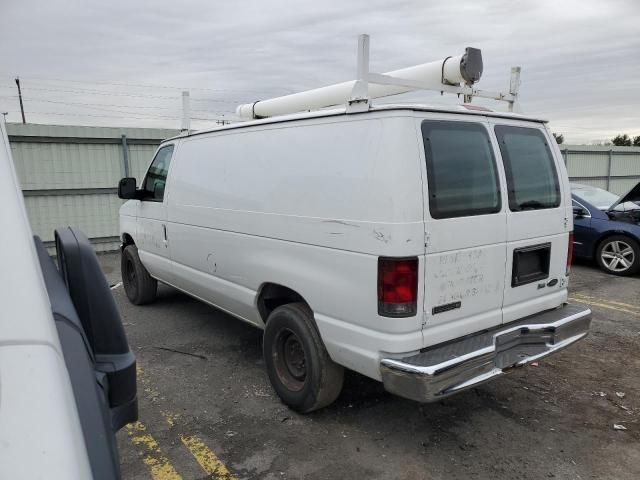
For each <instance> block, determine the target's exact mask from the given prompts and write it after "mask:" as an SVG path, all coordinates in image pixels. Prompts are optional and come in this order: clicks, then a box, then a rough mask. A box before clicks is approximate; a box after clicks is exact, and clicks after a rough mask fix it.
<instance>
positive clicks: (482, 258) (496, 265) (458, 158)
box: [415, 114, 507, 347]
mask: <svg viewBox="0 0 640 480" xmlns="http://www.w3.org/2000/svg"><path fill="white" fill-rule="evenodd" d="M415 121H416V130H417V134H418V137H419V139H420V149H419V150H420V151H419V153H420V159H421V163H422V168H423V175H424V176H425V177H426V178H428V177H429V175H430V174H431V173H433V172H429V171H427V154H430V155H436V154H437V148H438V147H437V146H434V147H427V148H428V149H427V150H426V151H425V143H426V142H427V141H428V140H427V139H426V137H423V132H422V125H423V122H425V121H428V122H443V123H442V128H443V129H444V130H448V129H456V125H457V124H458V123H457V122H461V123H463V124H472V126H471V127H469V128H471V132H465V131H464V130H461V131H460V134H459V135H460V136H459V137H458V138H459V141H460V142H462V141H464V137H465V135H471V134H473V135H480V136H481V138H482V144H481V146H482V148H483V149H485V155H486V156H487V157H490V156H491V154H493V157H494V158H493V159H492V160H491V161H490V163H492V164H493V167H492V169H493V170H494V172H493V175H492V178H493V180H492V182H495V188H496V189H497V190H498V191H497V192H495V195H497V197H498V203H499V207H496V208H499V210H498V211H494V212H492V213H482V214H474V215H467V214H464V213H463V214H461V215H460V216H454V217H452V218H434V212H432V211H431V210H432V209H431V208H430V203H429V195H430V194H434V192H430V190H429V185H431V183H428V182H427V183H425V185H424V189H425V194H424V197H425V201H424V210H425V217H426V221H425V232H426V233H425V235H426V239H425V243H426V260H425V276H424V279H425V280H424V281H425V298H424V300H425V301H424V310H425V320H426V321H425V325H424V329H423V337H424V339H423V342H424V343H423V346H425V347H427V346H430V345H435V344H438V343H441V342H445V341H449V340H451V339H454V338H459V337H461V336H464V335H468V334H471V333H474V332H477V331H479V330H483V329H486V328H490V327H494V326H496V325H500V324H501V323H502V297H503V291H504V278H505V263H506V242H505V240H506V234H507V233H506V229H507V221H506V211H505V202H504V200H500V192H501V191H502V190H503V189H504V187H503V185H504V174H503V172H502V169H501V167H500V164H499V158H497V156H496V155H495V152H493V146H492V145H491V144H490V137H491V134H490V132H489V130H488V124H487V122H486V119H485V118H482V117H462V118H461V116H457V115H447V114H430V115H428V116H426V115H416V119H415ZM458 128H461V129H462V128H466V127H458ZM434 142H437V139H432V140H431V143H432V144H433V143H434ZM429 148H432V149H431V150H429ZM434 149H435V152H434ZM428 152H430V153H428ZM446 154H447V155H451V156H450V157H446V158H445V156H444V154H443V153H442V151H441V153H440V155H441V157H442V159H441V160H440V161H442V162H449V161H451V162H466V154H465V152H464V151H462V150H460V151H457V150H455V145H453V146H452V147H451V151H450V152H446ZM487 161H489V160H487ZM444 167H445V166H444V165H441V167H440V168H444ZM458 171H460V173H461V175H460V176H461V177H463V175H462V174H463V173H465V172H466V169H465V168H459V169H458ZM478 174H483V173H481V172H479V173H478ZM431 181H432V182H437V181H438V180H437V179H431ZM452 181H453V182H455V180H452ZM461 188H466V186H464V184H463V186H462V187H461Z"/></svg>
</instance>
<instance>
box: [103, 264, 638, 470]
mask: <svg viewBox="0 0 640 480" xmlns="http://www.w3.org/2000/svg"><path fill="white" fill-rule="evenodd" d="M100 260H101V263H102V265H103V269H104V271H105V274H106V275H107V278H108V280H109V282H110V283H111V284H112V285H114V288H113V290H112V291H113V294H114V296H115V299H116V301H117V303H118V305H119V307H120V311H121V314H122V318H123V322H124V324H125V328H126V330H127V334H128V337H129V342H130V344H131V347H132V349H133V351H134V352H135V353H136V355H137V359H138V365H139V371H138V388H139V403H140V421H139V422H138V423H137V424H135V425H133V426H130V427H129V428H125V429H123V430H122V431H121V432H120V433H119V434H118V441H119V447H120V455H121V462H122V472H123V478H125V479H150V478H151V479H155V480H175V479H180V478H182V479H194V478H197V479H200V478H214V479H225V480H228V479H232V478H234V479H238V480H239V479H269V480H275V479H343V478H344V479H360V478H366V479H407V480H408V479H473V478H477V479H491V480H500V479H510V480H511V479H541V478H562V479H565V478H567V479H574V478H575V479H588V478H599V479H600V478H603V479H634V480H635V479H638V478H640V421H639V420H640V415H639V414H640V377H639V372H640V349H639V348H638V347H639V346H640V298H639V294H640V277H635V278H619V277H612V276H609V275H606V274H604V273H603V272H601V271H599V270H598V269H597V268H596V267H595V266H593V265H590V264H581V265H577V266H574V267H573V271H572V275H571V288H570V296H571V299H572V301H575V302H579V303H587V304H590V305H592V309H593V312H594V317H593V323H592V330H591V334H590V336H589V337H587V339H585V340H583V341H582V342H580V343H579V344H577V345H575V346H573V347H571V348H569V349H567V350H564V351H562V352H560V353H559V354H557V355H554V356H552V357H549V358H548V359H543V360H542V361H540V362H539V363H538V364H537V366H529V367H526V368H523V369H517V370H515V371H513V373H511V374H510V375H505V376H504V377H501V378H499V379H497V380H494V381H492V382H489V383H487V384H484V385H482V386H480V387H478V388H474V389H472V390H469V391H466V392H462V393H460V394H458V395H455V396H453V397H450V398H448V399H445V400H443V401H440V402H437V403H433V404H419V403H415V402H412V401H409V400H404V399H402V398H399V397H396V396H393V395H391V394H388V393H386V392H385V391H384V389H383V388H382V386H381V384H379V383H378V382H375V381H373V380H370V379H368V378H365V377H363V376H361V375H358V374H356V373H350V374H348V375H347V376H346V379H345V387H344V390H343V393H342V394H341V396H340V397H339V398H338V400H337V401H336V402H335V404H333V405H332V406H330V407H328V408H325V409H324V410H321V411H318V412H314V413H312V414H309V415H299V414H297V413H295V412H293V411H291V410H289V409H288V408H287V407H286V406H284V405H283V404H282V403H281V402H280V401H279V399H278V397H277V396H276V395H275V393H274V391H273V390H272V389H271V386H270V384H269V381H268V378H267V375H266V372H265V370H264V362H263V360H262V353H261V331H260V330H257V329H255V328H253V327H251V326H249V325H246V324H244V323H242V322H240V321H238V320H236V319H234V318H232V317H230V316H229V315H227V314H225V313H223V312H220V311H218V310H216V309H215V308H213V307H210V306H208V305H205V304H203V303H200V302H198V301H196V300H194V299H192V298H190V297H188V296H187V295H185V294H183V293H180V292H178V291H176V290H174V289H171V288H169V287H166V286H161V287H160V289H159V298H158V300H157V301H156V302H155V303H153V304H151V305H147V306H143V307H137V306H134V305H132V304H130V303H129V302H128V300H127V298H126V296H125V294H124V291H123V289H122V286H121V285H118V282H120V271H119V255H118V254H107V255H100ZM614 425H618V426H619V427H614ZM620 427H622V428H623V429H618V428H620Z"/></svg>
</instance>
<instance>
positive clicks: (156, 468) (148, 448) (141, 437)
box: [127, 422, 182, 480]
mask: <svg viewBox="0 0 640 480" xmlns="http://www.w3.org/2000/svg"><path fill="white" fill-rule="evenodd" d="M127 432H128V433H129V437H130V438H131V443H133V444H134V445H135V446H136V447H138V450H139V451H140V453H142V461H143V462H144V464H145V465H146V466H147V467H149V471H150V472H151V478H153V480H182V477H181V476H180V474H178V472H177V471H176V469H175V468H174V467H173V465H171V463H170V462H169V459H168V458H167V457H165V456H164V455H163V454H162V452H161V451H160V446H159V445H158V442H156V440H155V438H153V437H152V436H151V435H150V434H149V433H147V427H145V426H144V424H143V423H142V422H135V423H133V424H129V425H127Z"/></svg>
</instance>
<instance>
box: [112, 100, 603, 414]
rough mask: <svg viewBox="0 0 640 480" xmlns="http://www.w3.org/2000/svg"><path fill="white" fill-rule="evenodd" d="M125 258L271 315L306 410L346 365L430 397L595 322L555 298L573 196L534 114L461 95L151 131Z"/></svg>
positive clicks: (132, 266) (331, 388)
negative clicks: (441, 104)
mask: <svg viewBox="0 0 640 480" xmlns="http://www.w3.org/2000/svg"><path fill="white" fill-rule="evenodd" d="M119 192H120V195H121V197H123V198H129V199H131V200H130V201H128V202H126V203H125V204H124V205H123V206H122V209H121V212H120V229H121V237H122V248H123V250H122V275H123V282H124V286H125V290H126V294H127V296H128V298H129V299H130V300H131V301H132V302H133V303H135V304H143V303H147V302H150V301H152V300H153V299H154V296H155V293H156V283H157V281H160V282H163V283H166V284H168V285H172V286H174V287H176V288H178V289H180V290H182V291H184V292H186V293H188V294H189V295H191V296H193V297H195V298H198V299H200V300H202V301H204V302H207V303H209V304H211V305H214V306H216V307H217V308H219V309H221V310H224V311H226V312H228V313H229V314H231V315H233V316H235V317H237V318H239V319H241V320H244V321H246V322H249V323H251V324H253V325H255V326H256V327H259V328H262V329H264V358H265V362H266V366H267V371H268V374H269V378H270V380H271V382H272V384H273V387H274V388H275V390H276V391H277V393H278V395H279V396H280V397H281V398H282V400H283V401H284V402H285V403H286V404H287V405H289V406H291V407H292V408H294V409H297V410H299V411H303V412H306V411H311V410H314V409H317V408H320V407H322V406H325V405H328V404H329V403H331V402H332V401H333V400H334V399H335V398H336V397H337V396H338V394H339V392H340V389H341V386H342V379H343V368H349V369H352V370H355V371H357V372H360V373H361V374H363V375H366V376H368V377H371V378H373V379H376V380H380V381H382V382H383V383H384V386H385V388H386V389H387V390H388V391H390V392H393V393H395V394H398V395H401V396H403V397H407V398H410V399H414V400H418V401H433V400H437V399H440V398H442V397H444V396H446V395H450V394H452V393H455V392H458V391H460V390H463V389H466V388H469V387H473V386H475V385H477V384H479V383H481V382H484V381H486V380H489V379H491V378H493V377H496V376H499V375H500V374H502V373H503V372H505V371H506V370H507V369H509V368H511V367H515V366H519V365H524V364H526V363H528V362H530V361H533V360H535V359H538V358H540V357H543V356H545V355H548V354H550V353H553V352H555V351H557V350H559V349H561V348H563V347H566V346H568V345H570V344H572V343H574V342H576V341H578V340H580V339H581V338H583V337H584V336H586V335H587V333H588V330H589V324H590V321H591V312H590V310H589V309H588V308H586V307H583V306H574V305H568V304H567V283H568V271H569V265H570V262H571V251H572V234H571V231H572V225H573V221H572V206H571V195H570V192H569V182H568V179H567V173H566V171H565V167H564V164H563V161H562V157H561V155H560V151H559V149H558V147H557V145H556V143H555V141H554V139H553V137H552V136H551V134H550V132H549V131H548V129H547V128H546V127H545V123H544V121H541V120H538V119H534V118H527V117H523V116H520V115H516V114H512V113H496V112H492V111H489V110H485V109H478V108H477V107H476V108H471V107H466V106H457V107H452V108H448V109H445V108H428V107H424V106H389V105H387V106H379V107H371V108H369V109H368V111H366V112H363V113H348V112H347V111H346V109H345V108H337V109H333V110H324V111H318V112H310V113H302V114H293V115H285V116H280V117H275V118H272V119H265V120H256V121H249V122H245V123H238V124H232V125H230V126H225V127H222V128H218V129H215V130H211V131H205V132H199V133H194V134H189V135H186V136H181V137H178V138H174V139H171V140H167V141H165V142H163V143H162V144H161V145H160V147H159V149H158V151H157V153H156V155H155V158H154V159H153V161H152V163H151V166H150V167H149V171H148V172H147V174H146V177H145V178H144V180H143V182H142V185H141V188H140V189H136V187H135V180H134V179H123V180H122V181H121V183H120V187H119Z"/></svg>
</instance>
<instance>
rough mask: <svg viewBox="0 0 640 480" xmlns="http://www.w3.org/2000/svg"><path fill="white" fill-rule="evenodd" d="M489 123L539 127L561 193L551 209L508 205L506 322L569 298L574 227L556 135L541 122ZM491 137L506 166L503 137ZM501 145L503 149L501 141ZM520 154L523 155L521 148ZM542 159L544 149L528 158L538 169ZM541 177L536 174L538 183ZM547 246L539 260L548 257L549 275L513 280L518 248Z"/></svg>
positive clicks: (533, 129) (536, 129)
mask: <svg viewBox="0 0 640 480" xmlns="http://www.w3.org/2000/svg"><path fill="white" fill-rule="evenodd" d="M490 125H491V129H492V130H493V131H494V133H495V131H496V126H507V127H517V128H522V129H524V130H522V131H524V132H527V133H529V132H534V133H535V132H537V133H536V136H537V139H536V140H537V141H538V142H539V143H540V146H541V147H540V148H541V151H542V145H543V143H542V140H540V139H543V140H544V142H545V143H546V148H548V151H549V153H550V156H551V161H552V164H553V168H554V169H555V172H553V173H554V174H555V176H556V177H557V182H558V194H559V197H560V198H559V202H558V205H557V206H556V207H553V208H540V209H525V210H522V211H512V208H510V207H509V205H507V267H506V270H505V290H504V302H503V321H504V323H508V322H512V321H515V320H518V319H520V318H523V317H526V316H529V315H533V314H535V313H538V312H540V311H543V310H548V309H551V308H555V307H558V306H560V305H561V304H562V303H564V302H566V301H567V296H568V295H567V284H568V279H567V277H566V261H567V249H568V237H569V232H570V231H571V229H572V227H573V219H572V215H571V213H570V211H571V210H570V209H571V195H570V194H569V185H568V180H567V178H568V177H567V173H566V169H565V166H564V162H563V161H562V157H561V155H560V153H559V150H558V148H557V145H556V142H555V140H554V139H553V137H552V136H551V135H550V134H549V132H548V131H547V129H546V128H545V126H544V125H542V124H539V123H534V122H526V121H518V120H507V119H505V120H502V119H501V120H497V119H491V121H490ZM515 133H517V131H515ZM495 140H496V145H497V149H496V150H497V155H499V158H501V161H502V163H503V165H505V164H506V163H505V162H506V161H507V159H506V158H505V157H504V155H502V152H501V150H500V147H501V145H500V140H501V137H500V136H499V135H498V136H496V137H495ZM502 148H503V149H504V148H505V145H504V144H503V145H502ZM521 155H524V153H523V154H521ZM543 157H545V158H543ZM546 158H547V157H546V156H544V155H542V154H541V155H539V156H534V155H531V156H530V158H529V162H530V163H534V162H535V163H536V165H535V167H533V168H534V169H535V170H538V171H539V170H540V169H541V168H542V165H541V164H542V162H543V161H544V160H545V159H546ZM530 176H532V175H530ZM542 181H543V180H542V179H540V182H542ZM516 188H517V187H516ZM505 196H506V195H505ZM507 203H508V199H507ZM545 246H546V248H549V249H550V256H549V258H548V260H546V258H545V259H544V260H543V261H544V262H547V261H548V268H549V272H548V274H547V275H546V276H544V278H540V279H539V280H536V281H530V282H529V283H524V284H521V285H514V284H513V282H514V268H515V265H516V263H517V260H516V258H517V256H518V254H517V253H516V252H519V251H520V252H521V251H526V250H527V249H531V248H535V247H545Z"/></svg>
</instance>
